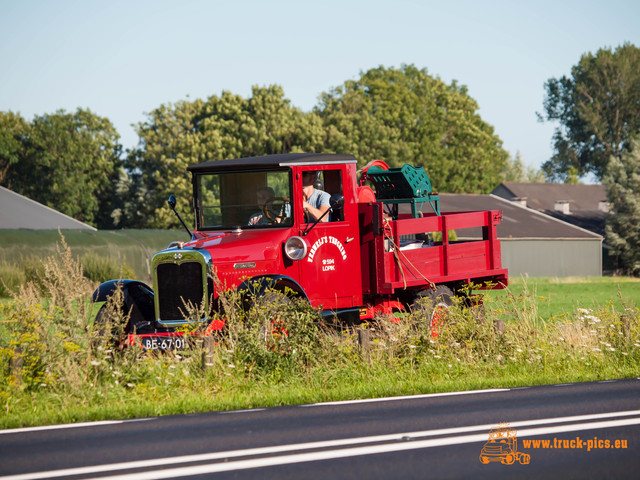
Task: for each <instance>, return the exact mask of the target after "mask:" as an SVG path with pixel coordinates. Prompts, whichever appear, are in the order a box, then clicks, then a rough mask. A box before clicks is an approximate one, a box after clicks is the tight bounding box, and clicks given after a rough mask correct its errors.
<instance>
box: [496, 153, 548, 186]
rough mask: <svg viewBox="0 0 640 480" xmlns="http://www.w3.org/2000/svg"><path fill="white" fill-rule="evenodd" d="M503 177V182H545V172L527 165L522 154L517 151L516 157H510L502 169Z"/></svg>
mask: <svg viewBox="0 0 640 480" xmlns="http://www.w3.org/2000/svg"><path fill="white" fill-rule="evenodd" d="M501 178H502V181H503V182H520V183H543V182H544V180H545V179H544V172H542V170H536V169H535V168H534V167H532V166H531V165H525V163H524V160H523V159H522V155H521V154H520V152H519V151H517V152H516V156H515V157H514V158H509V159H508V160H507V163H506V165H505V167H504V169H503V170H502V174H501Z"/></svg>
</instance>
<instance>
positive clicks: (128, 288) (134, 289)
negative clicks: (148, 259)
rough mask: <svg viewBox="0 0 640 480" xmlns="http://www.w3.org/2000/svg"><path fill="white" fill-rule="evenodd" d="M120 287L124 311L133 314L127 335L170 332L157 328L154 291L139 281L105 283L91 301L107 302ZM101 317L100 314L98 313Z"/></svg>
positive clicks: (120, 280) (122, 280)
mask: <svg viewBox="0 0 640 480" xmlns="http://www.w3.org/2000/svg"><path fill="white" fill-rule="evenodd" d="M118 286H121V288H122V293H123V296H124V303H123V311H124V312H125V313H129V312H130V313H131V318H130V320H129V324H128V325H127V326H126V329H125V330H126V331H127V333H132V332H133V331H134V330H135V331H136V332H138V333H155V332H159V331H169V330H170V329H167V328H164V327H160V328H157V326H156V322H155V310H154V303H153V290H152V289H151V288H150V287H149V286H148V285H146V284H145V283H142V282H139V281H138V280H127V279H118V280H109V281H108V282H104V283H103V284H101V285H100V286H99V287H98V288H97V289H96V290H95V292H93V295H92V296H91V299H92V300H93V302H95V303H98V302H106V301H107V299H108V298H109V297H110V296H112V295H113V294H114V292H115V291H116V289H117V288H118ZM99 315H100V313H98V316H99Z"/></svg>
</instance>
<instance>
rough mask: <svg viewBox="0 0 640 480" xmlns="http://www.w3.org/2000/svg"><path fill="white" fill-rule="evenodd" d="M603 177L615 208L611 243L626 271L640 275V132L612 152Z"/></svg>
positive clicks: (608, 227) (610, 227)
mask: <svg viewBox="0 0 640 480" xmlns="http://www.w3.org/2000/svg"><path fill="white" fill-rule="evenodd" d="M602 181H603V183H604V184H605V185H606V187H607V193H608V196H609V202H611V204H612V206H613V209H614V212H615V213H614V214H613V215H612V216H611V217H609V219H608V220H607V225H606V227H605V232H606V239H607V243H608V244H609V245H610V246H611V247H612V248H613V251H614V253H615V254H616V255H618V256H619V259H620V263H621V265H622V267H623V269H624V270H625V271H626V273H629V274H633V275H636V276H640V135H636V136H635V137H634V138H633V139H632V140H631V141H630V142H628V146H627V148H626V149H625V151H624V152H623V153H622V155H621V156H620V157H616V156H611V158H610V160H609V164H608V165H607V171H606V174H605V176H604V177H603V179H602Z"/></svg>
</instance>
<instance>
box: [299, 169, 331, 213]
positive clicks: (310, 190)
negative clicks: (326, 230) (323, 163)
mask: <svg viewBox="0 0 640 480" xmlns="http://www.w3.org/2000/svg"><path fill="white" fill-rule="evenodd" d="M317 178H318V172H313V171H311V172H304V173H303V174H302V194H303V196H304V203H303V204H302V208H303V209H304V216H305V220H307V221H308V222H313V221H315V220H318V219H319V218H320V217H322V215H323V214H324V213H325V212H326V211H327V210H329V207H330V203H329V200H330V199H331V195H329V194H328V193H327V192H325V191H324V190H320V189H318V188H315V187H314V186H313V183H314V182H315V181H316V179H317ZM321 221H322V222H327V221H329V216H328V215H325V216H324V217H322V220H321Z"/></svg>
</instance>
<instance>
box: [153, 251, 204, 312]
mask: <svg viewBox="0 0 640 480" xmlns="http://www.w3.org/2000/svg"><path fill="white" fill-rule="evenodd" d="M202 268H203V267H202V264H201V263H199V262H182V263H161V264H159V265H158V266H157V267H156V274H157V282H158V286H157V291H156V295H157V298H158V308H159V315H160V320H162V321H169V320H183V319H184V314H183V313H181V310H182V312H184V313H185V314H186V309H185V307H184V305H185V302H186V303H189V302H191V303H192V304H193V305H195V306H198V307H199V306H200V305H201V303H202V298H203V295H204V285H203V284H202V278H203V273H202Z"/></svg>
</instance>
